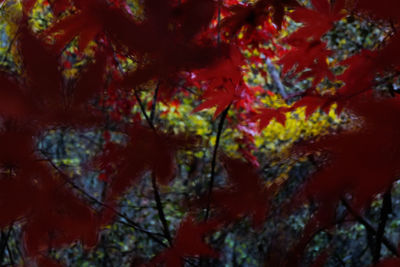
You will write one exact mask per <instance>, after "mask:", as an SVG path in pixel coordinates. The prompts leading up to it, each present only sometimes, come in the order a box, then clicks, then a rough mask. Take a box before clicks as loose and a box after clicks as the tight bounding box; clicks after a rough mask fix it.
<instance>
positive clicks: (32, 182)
mask: <svg viewBox="0 0 400 267" xmlns="http://www.w3.org/2000/svg"><path fill="white" fill-rule="evenodd" d="M1 2H2V4H4V5H6V4H7V2H8V1H4V0H3V1H1ZM140 2H141V7H140V8H141V9H142V11H143V14H141V15H137V14H133V13H132V9H131V8H130V7H129V5H128V4H127V3H126V2H125V1H124V0H52V1H51V0H48V1H36V0H23V1H21V4H22V11H21V16H20V18H19V21H18V23H19V26H18V30H17V32H16V36H15V43H14V45H15V48H16V51H17V52H16V54H17V56H18V60H17V64H18V66H19V71H9V70H2V71H1V73H0V112H1V130H0V148H1V151H0V164H1V172H0V175H1V178H0V210H1V211H0V226H1V227H2V228H4V229H5V228H7V227H11V226H12V225H15V224H19V225H20V226H21V233H22V237H21V239H22V245H21V250H22V251H23V257H24V263H25V264H26V265H27V266H34V265H35V264H36V265H37V266H62V263H60V262H57V261H56V260H55V259H52V257H51V255H48V253H47V252H48V251H49V250H51V249H61V248H64V247H67V246H70V245H71V244H74V243H75V242H81V244H82V245H83V246H84V248H85V249H91V248H93V247H95V246H96V245H97V244H98V242H99V235H100V233H101V232H102V231H103V230H104V229H105V228H106V227H107V225H110V224H112V223H113V222H114V221H115V220H116V219H117V218H124V216H125V215H124V214H123V213H121V212H120V211H119V201H120V200H121V198H122V197H123V196H124V195H125V194H127V193H128V192H129V190H130V189H131V188H132V187H134V186H135V185H136V184H137V183H138V181H140V180H141V179H143V178H144V177H148V176H147V175H149V176H150V179H151V183H152V187H153V189H154V192H155V196H154V197H155V203H156V204H155V206H156V208H157V212H158V215H159V218H160V222H159V223H160V224H161V225H162V229H163V236H162V237H161V239H164V240H162V241H161V242H162V243H163V244H164V245H166V248H165V249H164V250H161V251H160V252H159V254H158V255H156V256H155V257H154V258H153V259H146V260H145V261H143V262H142V263H143V264H149V265H150V266H164V265H165V266H170V267H175V266H181V265H184V264H185V260H186V259H188V258H189V259H193V258H199V257H200V258H201V260H199V264H203V266H206V265H204V264H207V262H208V258H218V257H219V256H220V252H219V251H218V249H217V248H213V247H212V246H211V245H209V244H208V243H207V237H208V236H210V235H211V234H213V233H216V232H218V231H219V230H220V229H223V228H224V227H228V226H229V225H231V224H234V223H237V222H238V221H240V220H243V219H245V218H248V219H249V220H250V221H251V225H252V226H253V227H254V230H255V231H257V230H258V229H260V227H261V226H262V225H263V224H264V223H265V222H266V221H268V217H269V213H270V202H271V201H272V200H273V198H274V197H275V196H276V195H277V194H278V193H279V191H280V189H281V187H282V185H281V184H278V183H266V181H265V179H264V178H263V177H262V174H261V172H259V170H258V167H259V162H258V160H257V158H256V157H255V156H254V153H253V152H255V150H256V148H255V144H254V138H253V137H254V136H252V135H251V134H249V133H260V132H261V131H263V129H265V128H266V127H268V125H269V124H270V123H271V122H272V121H275V122H278V123H280V124H282V125H285V122H286V120H287V114H288V113H291V112H293V111H296V110H297V109H299V108H302V107H304V108H305V116H306V118H307V119H308V118H309V117H310V116H311V115H312V114H314V113H315V112H317V111H320V112H322V113H327V114H328V113H329V112H330V111H331V110H332V109H334V111H335V114H336V116H340V115H341V114H343V113H346V114H350V115H349V116H350V117H352V118H353V119H354V118H356V119H355V121H358V123H356V125H353V126H349V127H347V128H346V127H344V128H343V129H337V130H336V131H334V132H333V133H332V134H330V135H325V136H323V137H320V138H314V139H310V140H303V141H302V142H298V143H297V144H295V145H294V146H293V147H292V148H291V150H290V157H292V158H296V157H298V158H302V157H303V158H304V157H310V158H313V159H314V162H315V169H316V170H315V171H314V172H313V173H312V174H311V176H310V177H309V178H308V179H307V180H306V181H305V182H304V183H303V184H302V185H301V186H299V188H298V190H297V191H296V192H295V193H294V195H293V196H291V197H290V199H288V200H287V201H286V202H284V203H282V207H281V208H282V210H283V211H284V212H283V213H286V215H289V214H291V213H292V212H295V211H296V210H297V209H299V208H301V207H302V206H303V205H305V204H307V203H310V202H312V203H313V205H316V209H315V212H314V215H313V216H312V217H311V219H310V220H309V222H308V224H307V225H306V226H305V229H304V232H303V234H302V237H301V238H299V240H298V244H297V245H295V246H294V247H293V248H291V249H289V250H288V251H289V252H288V253H287V255H286V256H285V257H282V258H281V259H279V260H278V261H276V259H275V261H271V262H268V261H267V262H266V263H265V264H266V266H296V265H299V264H300V262H301V258H302V255H303V252H304V249H305V247H306V246H307V243H308V242H309V240H310V239H311V238H312V236H313V235H315V233H316V232H318V231H320V230H321V229H329V228H332V227H333V226H334V224H335V216H336V215H335V214H336V209H337V207H338V206H339V205H343V203H344V204H345V205H347V208H348V216H349V217H351V218H352V219H357V218H358V217H357V216H361V215H360V214H362V211H363V209H364V208H365V207H367V206H368V205H370V203H371V202H372V201H373V200H374V198H375V197H376V196H377V195H378V194H381V193H385V192H387V191H388V190H390V188H391V186H392V184H393V183H394V182H395V181H396V179H397V178H398V175H399V171H400V149H399V141H398V140H399V134H400V128H399V127H400V126H399V125H400V123H399V122H400V119H399V116H398V114H400V99H399V97H398V96H397V94H395V93H394V92H393V91H391V93H392V94H387V95H385V94H382V93H379V92H378V91H377V90H375V88H376V87H377V86H378V85H379V79H377V77H378V76H379V75H381V76H382V75H393V76H395V75H398V71H399V67H400V57H399V56H400V55H399V50H398V48H399V47H400V35H399V32H398V25H399V21H398V20H399V19H400V13H399V12H398V11H399V4H398V3H397V1H395V0H381V1H375V0H374V1H373V0H331V1H329V0H311V1H310V3H308V4H305V3H304V2H300V1H296V0H258V1H249V2H247V1H244V2H241V1H237V0H229V1H228V0H226V1H222V0H221V1H217V0H215V1H214V0H182V1H180V0H179V1H178V0H144V1H140ZM35 5H46V6H47V7H48V8H50V10H51V12H52V14H53V16H54V19H53V22H52V23H51V24H50V25H49V26H48V27H47V28H46V29H43V30H37V29H34V28H33V27H32V22H31V21H30V16H31V13H32V10H33V9H34V7H35ZM348 16H357V17H358V18H359V19H360V20H368V21H372V22H376V23H380V24H382V25H384V26H385V27H386V28H387V29H388V30H387V33H386V35H385V36H384V38H382V40H381V42H380V44H379V46H377V47H375V48H374V49H371V50H367V49H363V50H362V51H360V52H358V53H356V54H354V55H349V56H348V57H347V58H345V59H343V60H341V61H339V62H331V61H330V59H329V57H330V56H331V55H333V54H334V53H335V52H336V51H334V50H329V48H328V45H327V43H326V40H325V39H324V36H325V35H326V34H327V33H328V32H329V31H330V30H332V29H333V28H334V27H335V25H336V23H338V22H339V21H341V20H343V19H345V18H346V17H348ZM289 21H291V22H290V23H292V22H293V21H296V22H298V23H301V26H299V27H298V28H297V29H296V30H294V31H292V32H291V33H290V34H289V35H288V36H286V37H285V38H283V39H279V40H278V39H277V38H276V37H277V36H278V34H279V32H280V31H283V30H284V29H286V28H287V27H288V25H289ZM74 42H75V46H76V47H75V49H76V54H77V55H79V56H80V57H84V58H85V63H84V64H82V65H81V66H80V67H79V72H78V74H77V76H76V77H74V78H70V77H66V76H65V71H66V70H67V69H71V64H72V63H71V62H70V57H71V53H70V50H69V49H70V48H71V43H74ZM266 42H268V43H269V44H271V47H272V48H266V46H265V45H264V44H265V43H266ZM249 47H251V48H252V49H257V50H258V51H259V52H260V53H258V54H257V55H253V56H250V57H245V56H244V55H243V53H242V52H243V50H245V49H248V48H249ZM126 60H130V61H131V62H133V63H132V65H133V67H131V68H130V69H126V68H125V69H124V68H122V63H121V62H122V61H126ZM266 60H272V61H273V62H274V63H276V64H277V65H278V66H280V71H281V75H287V76H290V77H292V78H293V80H295V81H304V80H307V81H309V87H308V89H307V90H306V91H304V92H301V94H297V95H296V96H295V97H292V98H290V96H284V95H282V97H284V98H285V99H286V100H288V99H289V100H291V103H290V104H286V105H282V106H280V107H273V106H265V104H263V102H262V101H260V97H259V96H260V95H263V94H269V95H279V94H280V93H281V94H282V92H281V91H279V90H278V91H277V92H271V91H268V92H267V91H265V90H264V89H263V88H260V87H256V86H251V85H249V84H248V83H246V82H245V81H244V79H243V77H244V75H245V71H244V66H245V65H251V64H258V63H260V62H261V63H262V62H264V61H266ZM338 66H339V67H341V68H342V71H337V70H335V71H334V70H333V68H334V67H338ZM260 72H261V74H262V75H265V76H267V73H266V72H265V71H260ZM327 82H331V83H334V84H335V86H333V87H331V89H332V88H333V90H323V88H324V84H326V83H327ZM189 87H190V88H196V92H197V94H196V95H197V100H196V101H195V102H192V103H195V104H193V107H192V111H191V112H192V113H196V112H199V113H200V112H203V111H204V110H208V109H213V108H215V111H213V119H214V120H217V121H218V129H217V138H216V140H215V145H214V147H213V150H212V153H211V157H212V158H211V159H210V162H211V173H210V175H209V177H208V178H207V179H208V180H209V181H208V183H207V184H208V186H207V188H206V190H203V192H201V194H200V195H198V196H197V198H196V199H192V200H190V201H188V203H184V204H182V207H185V208H187V210H186V211H185V213H186V217H185V218H184V219H183V220H182V221H181V223H180V226H178V228H177V230H176V234H172V233H171V232H170V229H169V227H168V223H167V221H166V218H165V215H164V212H163V205H162V199H161V198H160V194H159V192H158V191H159V189H160V188H159V187H160V186H161V187H168V185H169V184H171V183H172V182H173V180H174V178H175V177H176V172H177V160H176V158H177V154H178V153H180V152H181V151H195V150H196V149H197V148H198V147H200V146H202V144H203V143H202V139H203V138H205V137H204V136H196V135H195V134H194V133H191V132H187V133H177V132H176V131H173V129H171V128H170V127H169V126H168V125H159V124H157V122H156V119H155V116H156V112H155V109H156V106H157V103H161V102H162V103H164V104H165V105H167V106H169V105H170V106H172V105H177V106H178V105H180V104H181V102H183V101H184V99H183V97H184V96H188V94H190V92H189V91H187V90H186V89H185V88H189ZM143 92H145V93H149V94H151V95H154V98H153V99H152V100H151V101H150V102H148V104H145V103H144V102H143V101H142V99H141V95H142V93H143ZM288 103H289V102H288ZM133 107H137V110H140V113H137V114H135V115H132V114H131V112H130V111H131V109H132V108H133ZM127 117H128V118H129V119H126V118H127ZM218 118H219V120H218ZM110 121H117V122H118V123H119V125H120V127H119V129H118V131H119V132H120V133H122V135H123V136H124V138H123V140H124V141H122V142H118V143H117V142H114V141H115V139H113V138H112V136H111V135H112V134H110V133H109V132H108V131H105V132H104V141H105V143H104V145H103V146H102V152H101V153H99V154H98V155H96V156H95V157H93V158H92V159H91V162H90V163H87V164H86V168H88V169H91V170H96V171H97V172H98V173H99V179H100V181H101V182H102V183H104V184H106V185H107V186H105V187H104V188H105V190H104V192H103V197H102V199H100V200H98V199H97V200H96V199H95V198H93V196H91V195H90V194H88V193H87V192H85V191H84V190H83V189H82V188H80V187H79V186H78V185H77V184H76V183H75V180H74V179H73V178H71V177H70V176H69V175H68V174H67V173H66V172H65V171H64V170H63V169H62V168H61V167H59V166H57V164H54V162H52V159H51V158H49V157H48V156H47V155H46V153H44V151H42V150H41V149H40V148H38V145H37V140H39V139H40V138H43V136H44V135H45V134H46V133H47V132H48V131H49V129H54V128H59V129H65V128H71V129H104V127H105V126H104V125H106V124H109V123H110ZM226 123H229V125H230V127H231V128H233V129H236V130H238V131H240V132H241V133H242V138H238V139H236V140H234V142H237V143H238V144H239V147H240V149H239V154H241V156H242V159H239V158H235V157H233V156H232V155H229V153H225V152H224V151H222V149H220V148H219V144H220V142H221V140H220V139H221V138H222V132H223V129H224V124H226ZM253 135H254V134H253ZM217 165H218V166H219V165H221V166H223V168H224V169H225V171H226V181H225V184H224V185H223V186H221V184H216V182H215V179H216V168H217ZM196 178H198V177H194V179H196ZM146 179H147V178H146ZM93 202H94V203H93ZM125 219H126V218H125ZM128 222H129V221H128ZM375 234H376V235H378V236H379V234H377V233H375ZM149 238H150V237H149ZM157 238H160V237H157ZM381 239H382V236H381ZM385 244H386V243H385ZM392 252H393V251H392ZM393 253H394V254H395V256H399V254H400V253H399V252H397V251H396V250H395V251H394V252H393ZM379 255H380V254H379ZM328 257H329V249H328V250H327V252H326V253H325V254H323V255H322V256H321V257H320V258H318V259H317V261H316V264H320V265H318V266H322V265H323V263H324V261H325V260H326V259H327V258H328ZM375 259H376V257H375ZM377 259H378V261H379V256H378V257H377ZM318 261H319V263H318ZM375 263H376V264H378V262H377V261H376V262H375ZM398 265H399V261H398V260H397V259H386V260H383V261H382V262H381V263H379V264H378V265H376V266H382V267H383V266H398Z"/></svg>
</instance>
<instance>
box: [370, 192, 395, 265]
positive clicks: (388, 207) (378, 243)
mask: <svg viewBox="0 0 400 267" xmlns="http://www.w3.org/2000/svg"><path fill="white" fill-rule="evenodd" d="M391 212H392V194H391V188H390V189H388V191H386V192H385V194H384V195H383V202H382V208H381V215H380V219H379V225H378V230H377V233H376V237H375V250H374V253H373V255H372V256H373V262H374V263H375V264H377V263H378V262H379V259H380V258H381V247H382V238H383V236H384V234H385V227H386V222H387V220H388V217H389V216H388V215H389V214H390V213H391Z"/></svg>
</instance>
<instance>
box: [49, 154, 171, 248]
mask: <svg viewBox="0 0 400 267" xmlns="http://www.w3.org/2000/svg"><path fill="white" fill-rule="evenodd" d="M41 152H42V154H43V156H44V157H46V160H47V162H49V164H50V165H51V166H52V167H53V168H54V169H55V170H56V171H57V172H58V173H59V174H60V176H61V178H62V179H63V180H64V181H65V182H66V183H67V184H69V185H70V186H71V187H72V188H73V189H75V190H76V191H78V192H79V193H81V194H82V195H83V196H85V197H86V198H87V199H89V200H90V201H92V202H94V203H96V204H98V205H100V206H102V207H104V208H107V209H109V210H111V211H112V212H114V213H115V214H116V215H117V216H119V217H121V218H123V219H124V220H126V222H122V221H118V222H119V223H123V224H126V225H128V226H130V227H132V228H134V229H135V230H138V231H140V232H142V233H145V234H146V235H148V236H149V237H150V238H151V239H153V240H154V241H156V242H158V243H160V244H163V245H165V244H164V243H163V242H162V241H161V240H159V239H158V238H156V237H155V235H160V234H157V233H152V232H149V231H147V230H145V229H143V228H141V227H140V226H139V224H137V223H135V222H134V221H132V220H131V219H130V218H129V217H128V216H126V215H125V214H123V213H121V212H119V211H117V210H116V209H114V208H113V207H111V206H110V205H108V204H106V203H104V202H101V201H100V200H98V199H96V198H95V197H93V196H92V195H90V194H89V193H88V192H86V191H85V190H84V189H82V188H80V187H79V186H78V185H76V184H75V183H74V182H73V181H72V180H71V179H70V177H69V176H68V175H66V174H65V173H64V172H63V171H62V170H61V169H60V168H59V167H58V166H57V165H55V164H54V162H53V161H52V160H51V159H49V158H47V156H46V155H45V153H44V152H43V151H41Z"/></svg>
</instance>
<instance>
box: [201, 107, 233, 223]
mask: <svg viewBox="0 0 400 267" xmlns="http://www.w3.org/2000/svg"><path fill="white" fill-rule="evenodd" d="M230 107H231V105H229V106H228V107H227V108H226V109H225V110H224V111H223V112H222V114H221V119H220V120H219V124H218V130H217V137H216V140H215V146H214V151H213V156H212V159H211V176H210V183H209V186H208V200H207V208H206V214H205V216H204V220H205V221H207V220H208V217H209V215H210V206H211V195H212V190H213V187H214V180H215V168H216V166H217V154H218V147H219V142H220V139H221V135H222V130H223V128H224V123H225V119H226V117H227V115H228V111H229V108H230Z"/></svg>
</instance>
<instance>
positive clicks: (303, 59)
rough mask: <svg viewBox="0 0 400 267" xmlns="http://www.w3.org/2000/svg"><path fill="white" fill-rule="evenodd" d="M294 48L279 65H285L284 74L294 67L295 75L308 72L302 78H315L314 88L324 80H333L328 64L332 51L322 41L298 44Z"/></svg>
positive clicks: (294, 44)
mask: <svg viewBox="0 0 400 267" xmlns="http://www.w3.org/2000/svg"><path fill="white" fill-rule="evenodd" d="M292 45H293V48H292V49H291V50H290V51H289V52H288V53H287V54H286V55H284V56H283V57H282V58H281V59H280V60H279V62H278V63H279V64H282V65H283V68H282V72H283V73H284V74H285V73H287V72H288V71H289V70H291V69H292V68H293V67H294V73H299V72H301V71H304V70H305V71H306V72H305V73H303V75H302V76H301V77H300V78H305V77H311V76H312V77H314V80H313V86H315V85H316V84H317V83H318V82H320V81H321V80H322V79H323V78H325V77H328V78H330V79H333V74H332V72H331V70H330V69H329V66H328V64H327V58H328V56H330V55H331V53H332V52H331V51H330V50H327V49H326V45H325V43H324V42H321V41H312V42H304V41H300V42H296V43H293V44H292Z"/></svg>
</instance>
